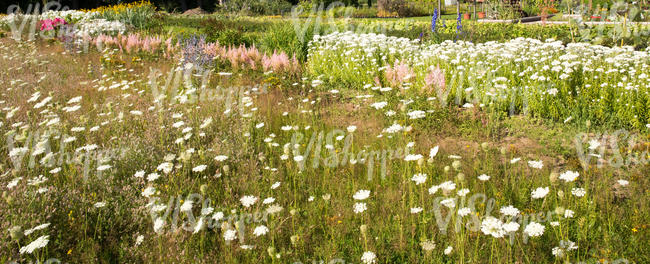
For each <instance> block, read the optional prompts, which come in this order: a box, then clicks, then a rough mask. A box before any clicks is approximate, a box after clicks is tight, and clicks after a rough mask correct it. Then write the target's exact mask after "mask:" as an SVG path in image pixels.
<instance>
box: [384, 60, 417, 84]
mask: <svg viewBox="0 0 650 264" xmlns="http://www.w3.org/2000/svg"><path fill="white" fill-rule="evenodd" d="M385 76H386V80H387V81H388V83H390V84H391V85H393V86H400V85H402V83H404V82H406V81H408V80H409V79H410V78H411V77H413V76H414V75H413V70H412V69H411V68H410V67H409V66H408V65H407V64H406V63H404V62H403V61H395V64H394V66H393V67H392V68H391V66H390V65H388V68H386V71H385Z"/></svg>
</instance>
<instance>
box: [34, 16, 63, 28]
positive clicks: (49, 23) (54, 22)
mask: <svg viewBox="0 0 650 264" xmlns="http://www.w3.org/2000/svg"><path fill="white" fill-rule="evenodd" d="M39 23H40V24H41V31H50V30H54V27H56V26H59V25H65V24H66V22H65V19H63V18H60V17H57V18H55V19H49V18H48V19H44V20H41V21H40V22H39Z"/></svg>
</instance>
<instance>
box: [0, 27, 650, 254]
mask: <svg viewBox="0 0 650 264" xmlns="http://www.w3.org/2000/svg"><path fill="white" fill-rule="evenodd" d="M0 56H1V57H3V60H2V62H1V63H0V65H1V66H2V69H5V70H4V71H2V73H0V76H2V78H1V79H0V85H2V86H3V87H6V88H5V90H3V93H2V98H1V99H0V100H1V101H0V103H1V104H2V109H3V112H4V113H3V115H2V124H3V125H2V126H1V127H0V129H1V130H2V131H3V135H4V137H2V139H0V140H1V141H2V146H3V148H2V152H3V155H5V157H6V158H5V159H4V161H3V163H2V171H3V173H2V176H1V177H0V182H1V183H2V184H1V185H0V186H2V189H3V190H2V191H3V198H4V202H3V203H1V204H0V211H2V212H3V214H2V221H1V222H0V230H3V231H2V232H0V256H1V257H0V261H2V262H3V263H4V262H8V261H19V262H25V261H30V260H32V261H34V260H40V261H45V260H47V259H50V258H56V259H59V260H61V261H63V262H73V263H87V262H135V263H148V262H165V263H197V262H200V263H213V262H220V263H251V262H256V263H294V262H302V263H311V262H312V261H320V260H323V261H326V262H327V261H331V260H337V259H342V260H344V261H345V262H352V263H359V262H361V261H362V256H364V259H363V260H364V261H368V262H371V261H375V262H377V263H565V262H572V263H575V262H578V261H587V262H589V263H594V262H603V261H608V262H610V263H611V262H612V261H615V260H620V259H626V260H628V261H630V262H636V263H645V262H647V261H649V260H648V256H649V255H650V252H648V249H649V248H650V247H649V244H648V239H647V238H648V229H647V219H650V216H649V215H648V211H647V210H646V209H647V208H648V202H649V200H648V197H649V196H648V193H647V190H646V189H645V186H647V185H648V180H647V178H646V177H644V176H645V175H647V173H648V166H647V164H645V165H643V164H642V165H631V166H627V167H626V166H623V167H615V166H614V165H612V164H606V165H605V166H601V167H599V166H598V165H597V163H596V162H595V158H594V159H592V161H591V163H589V164H584V162H582V161H581V159H580V155H579V154H580V153H578V152H577V150H576V144H575V140H576V135H578V134H580V133H582V132H585V133H586V136H587V137H589V136H592V138H595V135H597V134H598V133H601V132H607V131H613V129H615V128H614V127H607V126H596V125H593V126H592V125H589V124H587V123H586V122H583V121H581V122H579V123H578V122H570V123H568V124H563V123H562V122H554V121H549V120H548V119H539V118H535V117H531V116H527V115H516V116H508V115H507V114H506V115H504V113H503V112H501V111H494V112H490V111H481V110H478V109H476V108H459V107H455V106H440V105H439V104H437V103H434V102H432V101H430V100H427V99H426V98H425V97H422V96H419V95H415V94H408V93H400V92H399V91H397V90H395V91H388V92H369V91H367V90H358V89H343V87H342V86H338V85H336V84H333V85H332V84H327V83H325V84H319V83H318V82H316V83H314V82H313V79H300V78H296V77H288V76H284V75H281V74H275V73H267V74H263V73H261V72H259V71H254V70H246V69H239V70H237V69H232V68H228V67H224V66H219V67H220V68H217V69H216V71H215V73H213V74H211V75H210V76H209V78H208V82H207V84H208V85H207V87H208V89H213V88H214V87H217V86H218V87H220V88H214V89H216V90H218V89H222V90H223V91H222V92H219V93H216V94H219V95H222V96H215V97H210V96H208V97H203V98H202V97H201V96H199V95H202V94H201V93H199V92H196V93H192V92H191V90H192V87H194V88H200V84H202V83H201V82H200V81H199V80H200V78H198V77H196V76H194V77H191V78H189V80H188V81H184V82H181V83H182V85H181V86H180V87H167V88H170V89H169V90H167V91H166V95H167V97H166V98H162V99H161V98H154V96H153V91H152V85H151V83H150V82H149V81H150V80H151V78H150V73H151V70H152V69H160V71H161V72H162V73H163V77H160V78H158V79H157V81H155V82H157V83H158V84H159V85H160V86H159V87H162V88H165V86H164V84H165V80H166V78H167V74H168V73H169V72H170V71H171V72H174V71H173V69H174V68H176V67H181V68H182V67H183V66H184V65H179V64H178V63H177V62H175V61H173V60H170V59H164V58H152V59H147V58H146V57H145V56H138V55H133V54H130V55H128V54H123V53H120V52H117V51H114V50H106V51H104V52H96V51H93V52H89V53H82V54H80V55H78V54H67V53H65V50H63V48H62V47H61V46H60V45H57V44H51V43H48V42H42V41H38V42H23V43H15V42H13V41H10V40H7V39H3V40H1V41H0ZM221 67H222V68H221ZM216 72H227V73H228V74H221V75H220V74H216ZM256 85H257V86H260V85H262V86H263V87H264V88H263V89H261V90H258V92H255V91H254V90H253V89H250V87H252V86H256ZM236 87H249V88H246V89H243V88H236ZM174 88H178V89H179V90H175V89H174ZM242 89H243V90H242ZM333 89H339V90H340V91H332V90H333ZM199 91H201V90H200V89H199ZM224 91H225V92H224ZM164 93H165V92H164ZM193 94H194V95H195V96H196V97H194V99H196V100H192V98H193V97H192V95H193ZM229 94H230V95H231V96H232V97H231V98H230V99H228V98H229V97H228V95H229ZM188 95H189V99H188V98H185V99H188V100H187V101H183V99H184V98H183V96H188ZM79 96H81V98H78V97H79ZM47 98H50V99H47ZM74 98H77V99H74ZM156 99H158V100H156ZM172 99H176V102H173V100H172ZM383 101H385V102H386V106H384V107H383V108H381V109H377V108H378V107H373V106H371V105H372V104H373V103H376V102H383ZM75 106H79V107H75ZM414 109H426V110H432V112H429V113H427V114H426V115H425V116H424V117H422V118H415V119H411V118H410V117H409V114H408V113H409V112H411V111H413V110H414ZM228 110H229V111H228ZM388 110H390V111H392V112H393V113H392V114H388V115H387V112H389V111H388ZM224 112H225V113H224ZM396 124H397V126H395V125H396ZM352 126H354V127H352ZM81 128H83V130H81ZM389 128H391V129H389ZM333 131H334V133H331V132H333ZM321 132H322V133H323V135H322V139H321V140H319V137H318V136H315V137H314V142H313V143H312V144H310V139H311V137H312V136H313V135H319V134H320V133H321ZM630 134H631V135H635V136H636V137H637V139H639V141H638V142H634V143H633V144H634V145H633V146H628V145H626V146H620V149H619V148H618V146H617V147H615V148H609V147H608V148H607V149H606V150H605V152H604V153H607V154H615V153H623V156H624V157H627V156H628V155H632V154H634V153H636V154H639V153H645V155H647V150H648V147H649V145H648V133H647V130H645V131H644V130H633V131H631V132H630ZM299 135H302V136H304V137H303V139H302V140H300V141H298V140H297V138H298V136H299ZM379 135H381V137H378V136H379ZM337 136H341V139H340V140H339V139H336V137H337ZM588 139H589V138H586V139H584V140H583V141H580V144H582V145H584V147H585V149H586V147H587V146H588V145H589V144H588V141H589V140H588ZM64 142H65V143H64ZM346 143H348V144H346ZM11 144H13V145H11ZM10 145H11V147H10ZM19 146H24V147H25V149H24V150H19V151H16V150H15V149H16V148H18V149H19V148H20V147H19ZM43 146H49V150H51V152H53V153H57V154H56V155H55V156H54V158H55V160H57V161H56V162H49V161H50V160H51V158H52V157H51V156H50V158H49V159H48V158H46V156H47V155H48V154H47V153H48V150H43V151H42V153H39V152H38V150H42V149H44V148H43ZM436 146H437V148H435V147H436ZM346 147H347V150H346ZM309 148H310V151H311V152H310V153H311V154H309V155H307V154H306V153H305V151H306V150H307V149H309ZM330 148H331V149H330ZM364 149H365V150H366V153H374V154H377V153H382V152H384V153H385V152H391V153H393V154H394V155H395V156H396V158H392V159H387V161H386V165H385V168H386V169H385V175H384V176H382V169H381V157H376V158H374V165H372V166H370V165H369V162H370V159H371V157H370V156H368V155H366V156H365V158H364V157H363V156H355V157H353V158H352V160H353V161H351V160H347V162H346V164H343V162H342V160H343V157H341V156H342V155H343V154H344V153H353V154H358V153H363V150H364ZM432 149H436V150H437V152H435V153H434V152H433V151H432ZM12 150H14V151H13V152H12ZM396 150H404V152H408V153H409V154H411V156H409V155H406V154H404V152H403V155H402V156H401V157H397V156H399V155H398V154H396V153H397V152H396ZM373 151H374V152H373ZM616 151H619V152H616ZM620 151H622V152H620ZM644 151H646V152H644ZM12 153H13V154H12ZM21 153H22V154H24V155H23V156H20V154H21ZM34 153H36V154H34ZM80 153H81V154H80ZM86 153H94V154H91V155H88V154H86ZM315 153H318V154H320V159H317V160H314V156H315V155H316V154H315ZM59 154H64V155H67V156H71V158H70V159H69V160H68V159H63V162H58V158H59V157H60V156H61V157H62V156H64V155H59ZM75 154H76V155H75ZM102 154H103V155H102ZM417 154H421V156H419V157H418V156H416V155H417ZM32 156H33V157H35V158H34V159H35V162H34V163H35V164H33V165H30V164H29V162H30V159H31V157H32ZM74 157H78V160H76V159H75V158H74ZM334 157H336V158H334ZM348 157H352V155H350V156H348ZM215 158H217V159H215ZM603 158H604V159H607V157H603ZM405 159H409V160H412V161H406V160H405ZM300 161H304V162H305V163H304V164H302V163H301V162H300ZM316 161H318V165H317V166H314V164H316ZM335 161H336V162H335ZM529 161H533V163H529ZM540 162H541V164H543V166H541V168H540V166H539V165H537V164H539V163H540ZM352 163H354V164H352ZM105 165H108V168H106V166H105ZM18 166H20V168H18ZM102 166H104V167H102ZM371 167H373V171H374V172H373V174H372V175H370V177H369V175H368V170H369V168H371ZM57 168H58V169H57ZM140 171H142V172H140ZM568 171H573V172H575V173H577V174H579V176H578V177H577V179H575V180H573V181H565V180H562V179H560V178H561V177H560V176H559V175H569V174H567V172H568ZM84 172H85V173H87V175H84ZM424 174H426V177H425V178H424V180H422V178H415V177H414V175H420V176H422V175H424ZM41 175H42V176H43V177H44V178H39V176H41ZM480 175H487V176H490V177H489V179H488V180H485V181H483V180H480V179H479V176H480ZM558 177H560V178H558ZM481 179H485V178H484V177H481ZM620 180H625V181H620ZM420 182H422V183H420ZM452 187H453V188H452ZM540 187H548V188H549V190H550V191H549V192H548V194H546V195H544V197H543V198H541V199H533V198H532V197H531V192H532V191H534V190H535V189H537V188H540ZM574 188H583V189H584V192H585V193H586V194H585V195H584V196H576V195H574V194H572V190H574ZM465 189H467V191H468V193H465V192H466V191H465ZM361 190H368V191H369V195H368V197H367V198H365V197H364V195H363V192H361ZM191 194H200V197H201V198H203V199H202V200H199V199H197V198H196V196H194V197H192V196H190V195H191ZM271 197H272V198H273V199H269V198H271ZM355 197H356V198H358V199H356V198H355ZM472 197H474V198H476V199H473V198H472ZM170 198H171V200H170ZM205 198H209V201H207V199H205ZM188 200H192V201H194V202H193V203H188V202H187V201H188ZM441 201H442V204H443V205H441V204H440V203H441ZM250 203H252V205H250ZM361 204H363V205H361ZM247 205H248V206H247ZM452 205H453V206H452ZM508 205H512V206H514V207H515V208H518V211H519V213H517V214H516V215H517V217H518V218H519V219H512V218H513V217H511V216H509V217H501V215H502V213H501V212H500V208H502V207H506V206H508ZM188 208H189V209H188ZM363 208H365V210H363ZM462 208H468V210H469V212H467V213H466V212H464V211H465V210H460V209H462ZM420 209H422V210H421V211H420ZM187 210H189V211H191V213H189V211H187ZM567 210H570V211H571V212H572V213H567ZM355 211H356V212H355ZM4 212H7V213H4ZM167 212H168V214H166V213H167ZM220 213H221V214H220ZM256 213H259V215H256ZM229 216H231V217H232V216H237V218H231V221H230V222H228V221H224V219H228V217H229ZM487 216H494V217H497V218H501V219H502V220H503V221H504V223H505V222H506V221H512V222H517V221H518V223H520V224H521V226H520V227H519V229H518V231H516V232H513V233H508V234H506V235H505V236H504V237H501V238H496V237H494V235H490V234H491V233H490V232H497V233H498V230H497V231H495V230H488V232H486V231H483V230H482V229H481V227H482V226H483V225H484V223H485V220H486V219H488V217H487ZM447 217H449V218H447ZM209 219H219V220H220V221H219V223H218V224H214V223H212V225H208V220H209ZM232 219H234V221H233V220H232ZM447 219H448V221H449V222H448V223H445V222H446V221H447ZM157 220H159V221H157ZM174 221H176V224H175V225H176V229H174V228H173V227H172V225H174ZM530 222H537V223H541V224H542V225H544V226H545V230H544V232H543V234H542V235H541V236H539V237H530V236H527V235H524V232H523V230H524V228H525V227H527V224H529V223H530ZM46 223H49V225H48V226H46V227H39V228H36V229H35V230H29V231H31V232H28V233H29V234H27V235H25V234H24V233H25V232H10V230H14V231H15V230H16V227H17V226H20V227H21V231H27V230H28V229H34V227H38V226H39V225H42V224H46ZM161 223H164V224H161ZM183 223H185V224H186V225H185V226H184V227H185V228H182V227H183ZM485 224H487V223H485ZM208 226H211V228H210V227H208ZM261 226H265V227H266V228H267V229H268V231H266V232H264V228H260V229H257V228H258V227H261ZM497 229H498V228H497ZM18 234H22V235H18ZM492 234H493V233H492ZM42 236H48V237H47V239H48V240H49V243H47V242H46V243H45V244H46V245H44V246H43V247H42V248H38V245H33V246H34V247H36V249H35V250H34V251H33V252H32V253H22V254H21V253H20V252H19V251H20V249H21V248H23V247H25V246H26V245H28V244H29V243H30V242H32V241H34V240H35V239H36V238H38V237H42ZM560 241H564V242H560ZM567 241H571V242H573V243H575V244H574V246H577V248H575V249H574V248H573V247H570V246H568V244H567V243H568V242H567ZM554 248H557V250H554ZM560 251H562V252H563V253H562V254H558V256H554V255H553V252H560ZM370 253H372V254H370ZM372 256H374V258H373V257H372Z"/></svg>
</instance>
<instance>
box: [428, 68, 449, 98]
mask: <svg viewBox="0 0 650 264" xmlns="http://www.w3.org/2000/svg"><path fill="white" fill-rule="evenodd" d="M424 84H425V86H424V89H425V90H426V91H427V92H428V93H430V92H431V91H432V90H433V89H436V91H440V92H444V91H445V90H446V89H447V87H446V84H445V73H444V72H442V70H440V67H439V66H438V65H436V67H435V68H431V69H430V70H429V73H428V74H427V76H425V77H424Z"/></svg>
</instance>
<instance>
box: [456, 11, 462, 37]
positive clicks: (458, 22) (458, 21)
mask: <svg viewBox="0 0 650 264" xmlns="http://www.w3.org/2000/svg"><path fill="white" fill-rule="evenodd" d="M462 33H463V25H462V23H461V17H460V13H458V18H457V19H456V40H458V38H459V37H460V35H461V34H462Z"/></svg>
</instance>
